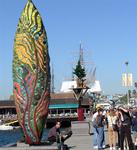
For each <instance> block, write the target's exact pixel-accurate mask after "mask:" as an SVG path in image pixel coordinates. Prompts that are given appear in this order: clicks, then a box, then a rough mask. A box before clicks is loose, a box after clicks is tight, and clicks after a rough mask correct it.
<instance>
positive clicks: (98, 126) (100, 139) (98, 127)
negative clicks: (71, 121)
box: [93, 108, 105, 150]
mask: <svg viewBox="0 0 137 150" xmlns="http://www.w3.org/2000/svg"><path fill="white" fill-rule="evenodd" d="M104 123H105V117H104V115H103V109H102V108H99V109H98V111H97V113H96V114H95V115H94V118H93V127H94V137H95V139H94V141H93V142H94V144H97V145H94V148H98V150H102V149H103V145H104V138H105V137H104ZM95 146H97V147H95Z"/></svg>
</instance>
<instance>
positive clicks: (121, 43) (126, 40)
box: [0, 0, 137, 99]
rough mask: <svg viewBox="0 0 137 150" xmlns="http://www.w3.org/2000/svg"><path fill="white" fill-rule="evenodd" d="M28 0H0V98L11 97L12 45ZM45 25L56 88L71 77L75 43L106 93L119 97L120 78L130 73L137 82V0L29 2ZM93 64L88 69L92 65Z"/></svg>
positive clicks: (43, 0) (122, 89)
mask: <svg viewBox="0 0 137 150" xmlns="http://www.w3.org/2000/svg"><path fill="white" fill-rule="evenodd" d="M26 2H27V0H4V1H2V0H1V4H0V18H1V21H0V68H1V73H0V99H7V98H9V95H11V94H12V58H13V42H14V36H15V32H16V27H17V24H18V19H19V17H20V15H21V12H22V10H23V8H24V6H25V4H26ZM33 2H34V4H35V6H36V7H37V8H38V10H39V12H40V14H41V16H42V19H43V23H44V25H45V28H46V31H47V35H48V42H49V52H50V57H51V62H52V63H53V65H54V73H55V87H56V90H59V89H60V87H61V82H62V81H63V80H64V79H66V78H71V71H72V62H73V61H74V60H77V57H78V50H79V44H80V42H81V43H82V46H83V48H84V50H85V52H84V54H85V58H84V59H85V60H87V61H88V62H92V63H93V64H94V66H96V67H97V79H98V80H100V82H101V86H102V89H103V91H104V93H105V94H112V93H122V92H125V90H124V89H125V88H123V87H122V86H121V75H122V73H123V72H125V71H126V67H125V65H124V62H125V61H127V60H128V61H129V67H128V70H129V72H132V73H133V77H134V81H137V0H33ZM92 63H90V64H88V67H89V66H90V67H92Z"/></svg>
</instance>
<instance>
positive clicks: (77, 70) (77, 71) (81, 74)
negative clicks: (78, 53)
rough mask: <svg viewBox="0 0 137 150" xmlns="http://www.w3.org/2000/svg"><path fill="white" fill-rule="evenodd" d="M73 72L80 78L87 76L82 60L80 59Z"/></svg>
mask: <svg viewBox="0 0 137 150" xmlns="http://www.w3.org/2000/svg"><path fill="white" fill-rule="evenodd" d="M73 74H75V75H76V76H77V77H78V78H79V79H80V80H82V79H83V78H84V77H86V72H85V68H83V67H82V65H81V63H80V60H78V63H77V65H76V68H75V69H74V71H73Z"/></svg>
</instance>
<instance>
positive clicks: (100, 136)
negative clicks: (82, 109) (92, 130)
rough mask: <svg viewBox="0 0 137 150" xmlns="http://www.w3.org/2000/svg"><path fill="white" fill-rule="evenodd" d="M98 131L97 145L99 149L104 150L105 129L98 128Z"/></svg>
mask: <svg viewBox="0 0 137 150" xmlns="http://www.w3.org/2000/svg"><path fill="white" fill-rule="evenodd" d="M96 130H97V143H98V149H100V150H101V149H103V142H104V127H99V128H96Z"/></svg>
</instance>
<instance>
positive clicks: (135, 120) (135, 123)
mask: <svg viewBox="0 0 137 150" xmlns="http://www.w3.org/2000/svg"><path fill="white" fill-rule="evenodd" d="M132 132H133V138H134V145H135V147H137V111H136V112H132Z"/></svg>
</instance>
